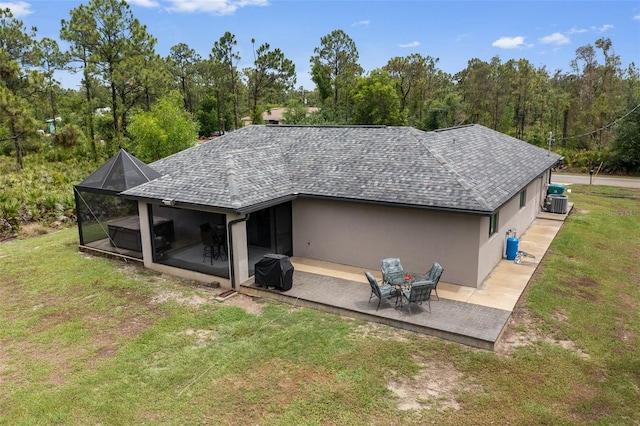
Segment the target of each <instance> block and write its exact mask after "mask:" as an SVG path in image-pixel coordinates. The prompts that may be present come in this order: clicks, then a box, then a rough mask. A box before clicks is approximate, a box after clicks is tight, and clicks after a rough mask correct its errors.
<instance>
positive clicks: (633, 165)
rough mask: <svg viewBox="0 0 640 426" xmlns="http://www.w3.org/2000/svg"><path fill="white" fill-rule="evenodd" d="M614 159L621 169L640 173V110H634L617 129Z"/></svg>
mask: <svg viewBox="0 0 640 426" xmlns="http://www.w3.org/2000/svg"><path fill="white" fill-rule="evenodd" d="M616 136H617V137H616V139H615V141H614V143H613V158H614V160H615V162H616V163H617V165H618V166H619V167H622V168H624V169H626V171H629V172H640V108H639V107H638V106H636V107H635V109H634V110H632V113H631V114H629V115H628V116H627V117H626V118H625V119H624V120H623V121H622V122H621V123H620V124H619V125H618V126H617V129H616Z"/></svg>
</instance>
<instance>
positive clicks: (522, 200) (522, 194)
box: [520, 189, 527, 208]
mask: <svg viewBox="0 0 640 426" xmlns="http://www.w3.org/2000/svg"><path fill="white" fill-rule="evenodd" d="M526 205H527V190H526V189H523V190H522V191H520V208H523V207H524V206H526Z"/></svg>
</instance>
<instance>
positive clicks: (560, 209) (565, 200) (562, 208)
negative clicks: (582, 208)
mask: <svg viewBox="0 0 640 426" xmlns="http://www.w3.org/2000/svg"><path fill="white" fill-rule="evenodd" d="M549 199H550V200H551V206H550V211H551V213H559V214H566V213H567V210H568V209H569V197H568V196H566V195H555V194H550V195H549Z"/></svg>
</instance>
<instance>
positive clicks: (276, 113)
mask: <svg viewBox="0 0 640 426" xmlns="http://www.w3.org/2000/svg"><path fill="white" fill-rule="evenodd" d="M305 109H306V111H307V116H309V115H311V114H312V113H314V112H318V111H320V108H318V107H305ZM286 112H287V108H284V107H276V108H269V109H268V110H266V111H265V112H263V113H262V121H263V122H264V123H265V124H281V123H284V121H285V117H284V114H285V113H286ZM242 123H243V125H244V126H248V125H250V124H252V123H251V117H242Z"/></svg>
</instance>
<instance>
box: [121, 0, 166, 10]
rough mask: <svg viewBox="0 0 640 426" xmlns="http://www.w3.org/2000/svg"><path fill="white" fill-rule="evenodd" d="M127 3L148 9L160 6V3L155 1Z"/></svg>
mask: <svg viewBox="0 0 640 426" xmlns="http://www.w3.org/2000/svg"><path fill="white" fill-rule="evenodd" d="M127 3H129V4H132V5H135V6H140V7H148V8H153V7H158V6H160V3H158V2H157V1H155V0H127Z"/></svg>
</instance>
